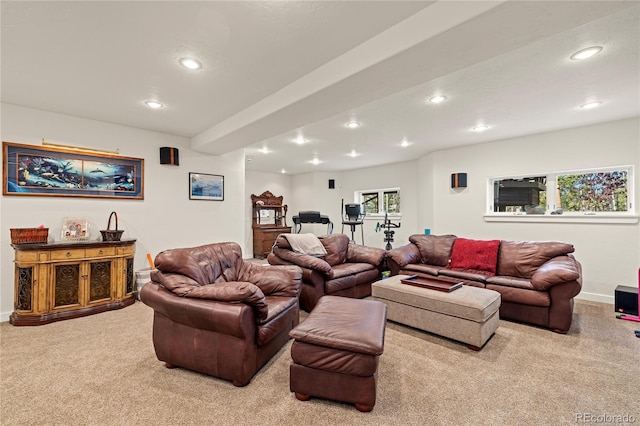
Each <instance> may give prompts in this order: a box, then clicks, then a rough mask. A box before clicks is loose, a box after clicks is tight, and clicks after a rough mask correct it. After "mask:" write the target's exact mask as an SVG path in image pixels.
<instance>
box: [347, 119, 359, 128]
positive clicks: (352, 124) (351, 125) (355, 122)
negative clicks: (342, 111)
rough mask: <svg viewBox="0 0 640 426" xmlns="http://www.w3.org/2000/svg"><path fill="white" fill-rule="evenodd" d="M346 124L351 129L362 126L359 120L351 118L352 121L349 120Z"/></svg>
mask: <svg viewBox="0 0 640 426" xmlns="http://www.w3.org/2000/svg"><path fill="white" fill-rule="evenodd" d="M345 126H347V127H348V128H350V129H355V128H357V127H360V123H358V122H357V121H355V120H351V121H349V122H348V123H347V124H345Z"/></svg>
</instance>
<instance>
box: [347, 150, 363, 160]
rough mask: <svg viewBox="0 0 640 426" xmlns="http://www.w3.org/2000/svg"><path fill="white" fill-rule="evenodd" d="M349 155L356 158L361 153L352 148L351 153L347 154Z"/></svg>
mask: <svg viewBox="0 0 640 426" xmlns="http://www.w3.org/2000/svg"><path fill="white" fill-rule="evenodd" d="M347 155H348V156H349V157H351V158H356V157H357V156H359V155H360V153H358V152H356V150H355V149H352V150H351V152H350V153H348V154H347Z"/></svg>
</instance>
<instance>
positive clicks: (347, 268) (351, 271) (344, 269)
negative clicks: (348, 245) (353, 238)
mask: <svg viewBox="0 0 640 426" xmlns="http://www.w3.org/2000/svg"><path fill="white" fill-rule="evenodd" d="M374 269H376V267H375V266H373V265H371V264H370V263H343V264H341V265H336V266H334V267H333V278H341V277H346V276H348V275H355V274H358V273H360V272H363V271H371V270H374Z"/></svg>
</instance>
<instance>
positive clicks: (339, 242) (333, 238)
mask: <svg viewBox="0 0 640 426" xmlns="http://www.w3.org/2000/svg"><path fill="white" fill-rule="evenodd" d="M320 241H321V242H322V245H323V246H324V248H325V249H326V250H327V254H326V256H324V260H325V262H327V263H328V264H329V265H331V266H335V265H340V264H341V263H344V262H345V261H346V260H347V248H348V247H349V237H347V236H346V235H345V234H331V235H323V236H321V237H320Z"/></svg>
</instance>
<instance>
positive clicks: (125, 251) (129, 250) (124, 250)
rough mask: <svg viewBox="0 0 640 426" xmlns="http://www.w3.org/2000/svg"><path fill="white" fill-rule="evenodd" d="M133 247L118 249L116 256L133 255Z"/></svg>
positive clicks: (134, 249)
mask: <svg viewBox="0 0 640 426" xmlns="http://www.w3.org/2000/svg"><path fill="white" fill-rule="evenodd" d="M135 251H136V248H135V246H124V247H118V255H127V254H133V253H135Z"/></svg>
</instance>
